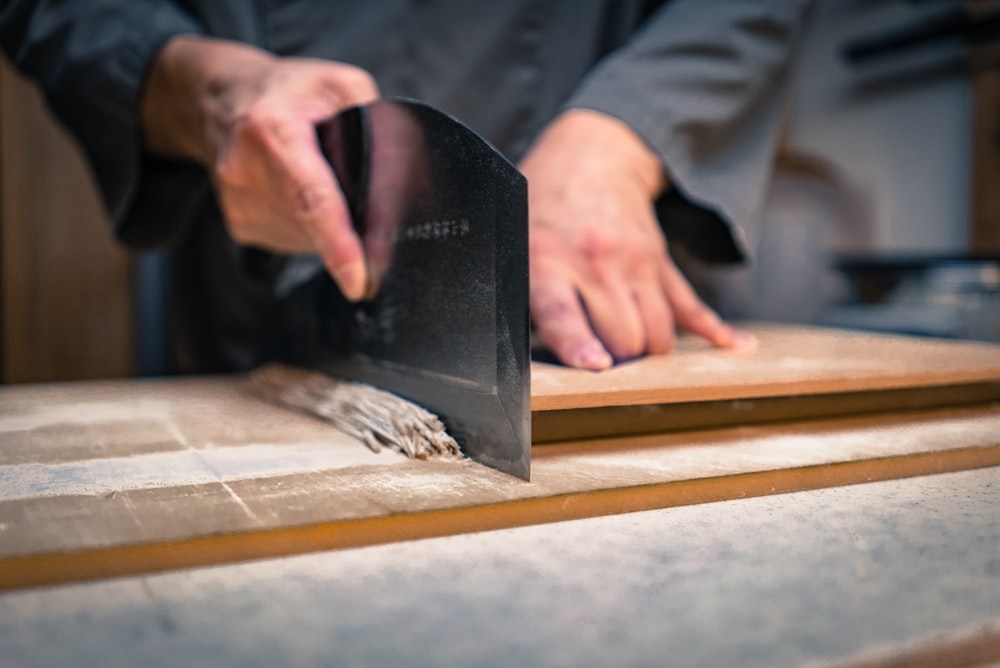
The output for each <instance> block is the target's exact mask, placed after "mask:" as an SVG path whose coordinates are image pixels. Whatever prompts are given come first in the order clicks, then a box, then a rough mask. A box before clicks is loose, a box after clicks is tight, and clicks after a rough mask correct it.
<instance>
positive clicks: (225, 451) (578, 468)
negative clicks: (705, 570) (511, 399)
mask: <svg viewBox="0 0 1000 668" xmlns="http://www.w3.org/2000/svg"><path fill="white" fill-rule="evenodd" d="M771 332H773V336H774V337H775V338H774V339H773V340H772V339H771V338H768V337H771V336H772V333H771ZM789 332H791V330H781V329H774V330H765V329H758V336H759V337H760V339H761V347H760V350H759V351H758V352H756V353H752V354H749V355H742V356H740V357H736V356H727V355H724V354H719V355H718V359H731V360H732V361H733V362H734V365H733V368H732V370H731V373H730V374H725V373H722V372H721V371H720V372H717V373H715V375H714V376H713V375H712V374H711V373H699V374H698V376H697V380H692V386H693V387H697V388H699V389H697V392H701V393H705V392H707V390H706V389H705V388H706V387H707V386H708V385H709V384H710V382H715V383H716V387H717V390H716V391H717V392H718V393H720V394H721V393H723V392H726V393H729V394H728V395H726V396H730V397H732V396H733V395H734V393H735V392H737V390H738V389H739V388H740V387H743V388H744V389H747V388H749V389H747V392H748V393H747V394H745V395H744V396H746V397H752V396H753V395H752V394H751V393H749V392H750V391H751V390H753V389H754V388H755V387H757V386H755V385H754V384H753V383H752V382H749V381H747V382H745V383H742V384H741V383H738V382H736V379H743V380H746V379H747V378H749V377H750V376H752V374H749V373H748V372H747V371H746V369H747V368H748V367H750V366H754V365H756V366H758V367H760V368H761V369H762V371H761V373H763V372H764V371H763V369H765V368H767V367H768V364H764V363H762V362H761V361H760V360H761V359H763V358H766V357H767V356H768V355H771V356H772V357H771V362H770V363H769V364H770V365H771V366H774V356H775V355H776V354H777V353H775V352H773V351H771V352H769V346H770V345H771V344H772V343H773V342H774V341H784V340H786V339H785V338H782V337H784V336H785V334H787V333H789ZM791 333H794V332H791ZM825 336H828V335H827V334H826V333H823V332H818V331H811V330H810V331H806V332H805V334H804V335H803V337H801V338H800V339H799V340H800V341H801V340H804V339H805V340H809V341H813V342H816V341H822V340H823V338H824V337H825ZM829 336H831V337H833V341H835V342H840V344H841V347H840V348H836V351H837V354H838V355H839V360H838V361H840V360H843V361H844V364H843V365H840V366H838V365H837V364H826V365H822V364H820V363H819V362H817V363H816V364H814V365H813V368H814V372H815V373H814V374H813V377H812V380H808V381H807V380H803V378H805V377H806V376H805V375H804V373H803V371H802V369H801V366H802V365H791V368H792V371H791V372H790V373H788V374H787V375H786V376H785V381H784V382H785V383H786V385H788V386H789V387H802V386H805V385H806V384H807V383H811V385H809V387H812V388H819V389H822V388H823V385H822V383H821V382H820V381H819V380H817V377H819V376H821V375H822V374H826V377H827V379H828V382H829V383H830V384H831V385H835V384H837V383H845V382H847V381H845V380H844V378H845V376H846V375H847V373H848V372H842V369H849V373H850V374H854V375H853V377H854V378H855V382H857V383H859V384H862V383H863V382H866V381H865V379H866V378H867V379H869V380H868V381H867V382H869V383H878V382H879V381H878V373H879V371H880V369H881V370H883V371H884V370H885V369H887V368H890V367H891V368H893V369H897V370H898V373H897V376H896V377H897V382H900V383H904V384H905V383H906V382H907V376H906V373H905V372H906V371H907V370H909V371H910V372H912V373H913V374H914V375H916V376H918V377H920V378H923V379H924V381H925V382H936V383H948V382H951V383H954V384H956V386H960V385H961V384H962V383H963V382H968V383H984V382H986V383H989V382H990V381H989V379H991V378H992V379H994V384H993V385H991V386H990V387H993V386H995V379H996V377H997V375H996V369H998V368H1000V364H998V363H997V361H998V348H997V347H996V346H980V345H972V344H954V345H950V344H941V343H933V342H914V341H908V340H900V339H884V338H881V337H876V338H877V339H878V341H879V342H880V343H884V344H885V350H888V349H890V348H891V349H892V352H893V354H894V355H895V357H890V356H889V355H888V353H887V354H886V355H884V356H879V357H878V359H876V360H875V361H872V362H870V363H869V365H868V367H864V365H863V364H862V363H861V362H859V361H857V360H858V359H860V357H861V353H860V352H856V353H855V356H854V357H853V358H852V356H851V354H850V353H851V351H850V349H849V348H850V346H849V345H848V343H846V342H845V341H848V340H853V341H856V342H857V341H860V342H864V343H866V344H867V342H868V337H864V336H861V335H856V336H857V337H858V338H855V336H848V335H841V334H829ZM843 337H846V339H845V338H843ZM689 351H691V352H689ZM814 351H815V349H814ZM917 353H919V354H917ZM796 354H799V353H796ZM800 356H801V355H800ZM708 357H709V355H708V354H707V351H704V350H701V349H699V348H697V347H694V348H691V349H685V350H682V351H679V352H678V354H677V356H676V357H675V358H674V362H675V366H677V367H684V368H687V370H688V373H691V374H695V373H696V371H695V370H697V369H702V368H704V365H705V362H704V360H705V359H707V358H708ZM689 358H691V359H694V360H698V359H701V360H702V361H701V362H698V363H695V362H693V361H691V359H689ZM852 359H853V360H855V361H853V362H852ZM669 362H670V361H669V359H665V360H647V361H645V362H642V363H636V364H634V365H631V366H629V367H628V368H623V369H619V370H616V371H613V372H610V373H609V374H606V375H607V376H608V377H614V376H616V375H617V376H624V375H627V374H636V375H638V376H642V377H645V376H644V375H643V374H641V373H640V372H641V370H642V367H643V366H644V365H645V366H648V367H650V368H661V365H664V364H669ZM737 362H739V363H742V364H744V366H743V368H742V370H741V369H740V368H739V366H738V364H737ZM647 363H648V364H647ZM893 365H894V366H893ZM817 369H818V370H819V371H816V370H817ZM859 369H860V371H859ZM553 373H559V374H562V373H563V370H553ZM568 373H570V374H572V373H573V372H568ZM864 373H868V374H869V375H868V376H865V375H864ZM991 374H992V375H991ZM601 375H602V374H588V375H587V376H586V379H587V383H589V385H588V384H581V386H580V388H581V390H580V396H582V397H585V398H586V400H587V401H591V398H592V394H593V391H594V390H593V388H595V387H598V385H597V383H596V379H599V378H600V377H601ZM536 378H544V372H543V373H542V374H540V375H538V376H536ZM771 378H775V376H774V374H773V373H772V375H771ZM713 379H714V380H713ZM646 382H647V386H646V389H644V390H643V392H645V393H646V394H644V395H643V396H648V397H651V400H653V401H669V400H670V397H676V398H678V399H679V400H680V399H683V398H684V397H683V392H681V391H680V388H681V387H682V385H681V379H679V378H678V377H677V376H673V375H672V376H670V378H669V380H668V381H665V383H664V384H665V385H670V386H671V388H668V390H664V394H655V392H654V391H653V390H650V389H649V388H650V387H652V385H653V383H652V381H649V380H648V378H647V380H646ZM773 382H774V383H776V384H778V383H780V382H782V381H781V380H780V379H778V380H774V381H773ZM610 387H611V389H608V390H604V392H605V394H606V395H608V396H610V397H613V396H618V395H620V394H621V393H623V392H624V393H626V396H629V395H627V392H629V391H632V390H628V389H625V390H622V389H619V388H620V385H617V384H616V385H611V386H610ZM539 391H540V392H541V391H542V388H541V387H540V388H539ZM598 391H602V390H598ZM783 391H789V390H788V389H787V388H786V389H785V390H783ZM632 392H633V394H632V395H631V396H635V395H636V392H634V391H632ZM668 394H669V396H667V395H668ZM558 396H560V397H562V399H561V400H562V401H566V396H567V393H566V392H565V391H562V392H561V394H559V395H558ZM542 405H545V404H544V403H542ZM563 405H571V404H565V403H564V404H563ZM679 405H682V406H688V405H690V402H684V401H680V404H679ZM533 460H534V465H533V472H532V481H531V482H530V483H525V482H523V481H520V480H516V479H513V478H511V477H509V476H505V475H503V474H501V473H498V472H496V471H492V470H490V469H487V468H485V467H482V466H479V465H476V464H473V463H471V462H469V461H466V460H440V461H411V460H407V459H404V458H402V457H399V456H396V455H393V454H390V453H383V454H380V455H376V454H374V453H371V452H370V451H368V450H367V449H366V448H365V447H364V446H363V445H362V444H360V443H359V442H357V441H355V440H354V439H352V438H350V437H348V436H346V435H344V434H341V433H340V432H337V431H336V430H333V429H332V428H330V427H329V426H328V425H326V424H325V423H322V422H320V421H319V420H316V419H313V418H311V417H308V416H305V415H299V414H297V413H293V412H290V411H287V410H285V409H283V408H280V407H276V406H271V405H268V404H265V403H263V402H261V401H260V400H259V399H257V398H256V397H254V396H252V395H251V394H250V393H249V392H248V391H247V388H246V384H245V381H244V379H242V378H240V377H218V378H181V379H164V380H146V381H100V382H90V383H72V384H69V383H67V384H52V385H35V386H21V387H14V388H0V590H2V589H5V588H17V587H26V586H32V585H39V584H47V583H56V582H66V581H73V580H81V579H92V578H100V577H107V576H111V575H124V574H129V573H141V572H151V571H157V570H168V569H173V568H181V567H190V566H196V565H204V564H212V563H226V562H230V561H238V560H245V559H252V558H263V557H269V556H278V555H285V554H295V553H302V552H308V551H315V550H322V549H332V548H338V547H351V546H357V545H367V544H375V543H384V542H391V541H396V540H406V539H413V538H420V537H427V536H434V535H447V534H455V533H466V532H470V531H482V530H486V529H492V528H501V527H509V526H520V525H526V524H537V523H543V522H551V521H559V520H565V519H574V518H580V517H588V516H593V515H602V514H614V513H621V512H630V511H635V510H644V509H652V508H663V507H670V506H676V505H687V504H692V503H702V502H707V501H715V500H726V499H735V498H742V497H747V496H759V495H762V494H772V493H780V492H787V491H794V490H802V489H814V488H818V487H829V486H836V485H844V484H853V483H858V482H865V481H870V480H878V479H890V478H900V477H907V476H914V475H923V474H928V473H935V472H943V471H954V470H964V469H971V468H980V467H984V466H1000V410H998V404H997V403H989V402H986V403H984V402H982V401H980V402H970V405H968V406H965V407H961V408H951V409H946V410H945V409H937V410H923V411H917V412H915V411H909V412H902V413H884V414H876V415H865V416H842V417H836V418H826V419H812V420H798V421H794V422H787V421H786V422H779V423H775V424H769V425H742V426H733V427H728V428H715V429H707V428H702V429H699V430H696V431H679V432H673V433H657V434H649V435H644V436H629V437H617V438H600V439H579V440H574V441H566V442H561V443H554V444H549V445H545V446H544V447H538V448H535V450H534V452H533Z"/></svg>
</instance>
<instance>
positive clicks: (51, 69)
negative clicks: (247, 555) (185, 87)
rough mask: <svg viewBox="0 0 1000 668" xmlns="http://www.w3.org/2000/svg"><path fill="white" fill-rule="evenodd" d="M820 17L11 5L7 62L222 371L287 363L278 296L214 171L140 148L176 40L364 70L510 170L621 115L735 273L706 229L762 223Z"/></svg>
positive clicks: (387, 6)
mask: <svg viewBox="0 0 1000 668" xmlns="http://www.w3.org/2000/svg"><path fill="white" fill-rule="evenodd" d="M810 4H811V2H809V0H674V1H673V2H666V3H660V2H648V1H646V2H644V1H642V0H606V1H602V0H504V1H503V2H486V1H475V0H473V1H470V0H378V1H373V0H369V1H366V2H362V1H348V0H341V1H335V0H327V1H321V0H271V1H269V2H262V1H261V0H173V1H171V0H61V1H58V0H49V1H37V0H6V2H4V3H3V5H2V9H0V44H2V46H3V48H4V50H5V51H6V52H7V54H8V55H9V56H10V57H11V59H12V60H13V61H14V63H15V64H16V65H17V66H18V67H19V68H20V69H21V70H22V71H24V72H25V73H27V74H28V75H29V76H31V77H33V78H34V79H36V80H37V81H38V82H39V83H40V84H41V86H42V88H43V89H44V91H45V93H46V96H47V98H48V100H49V102H50V104H51V106H52V108H53V109H54V111H55V112H56V114H57V115H58V117H59V118H60V119H61V120H62V121H63V122H64V123H65V124H66V125H67V126H68V127H69V128H70V130H71V131H72V132H73V134H74V135H75V136H76V137H77V139H78V140H79V141H80V143H81V144H82V146H83V149H84V150H85V152H86V154H87V156H88V157H89V159H90V162H91V165H92V166H93V170H94V173H95V175H96V177H97V181H98V183H99V185H100V188H101V192H102V194H103V197H104V202H105V204H106V206H107V208H108V211H109V213H110V215H111V218H112V220H113V221H114V225H115V232H116V234H117V235H118V237H119V238H121V239H122V240H123V241H125V242H126V243H128V244H130V245H132V246H134V247H139V248H144V247H154V246H164V245H168V246H170V247H172V248H173V249H174V254H175V257H176V264H177V266H176V267H175V272H174V274H175V279H176V281H177V288H178V291H179V292H178V294H179V295H182V296H183V298H182V299H180V300H179V301H177V302H176V306H177V309H178V312H177V313H176V314H175V315H176V316H178V317H180V319H181V321H182V322H183V323H184V328H185V337H184V338H185V339H186V340H188V341H189V342H192V343H193V346H194V347H190V346H188V347H186V351H187V355H188V357H189V358H190V361H191V365H192V366H194V367H195V368H199V369H202V370H213V369H230V368H243V367H247V366H249V365H252V364H254V363H257V362H258V361H260V360H261V359H263V358H266V357H270V356H273V355H275V354H280V348H281V347H282V346H283V345H285V343H283V341H282V334H281V332H280V331H276V329H275V328H276V325H275V324H274V323H275V322H281V320H282V317H283V313H284V309H286V308H287V305H284V304H282V300H281V299H279V298H278V297H277V296H276V295H275V290H274V286H275V278H276V275H275V272H274V271H272V270H271V269H269V267H273V266H276V265H274V263H272V262H269V261H265V262H259V260H260V258H257V260H258V261H255V262H253V263H250V264H251V265H253V266H249V265H248V263H247V254H246V253H245V252H243V250H242V249H239V248H237V247H236V246H235V245H234V244H233V243H232V242H231V241H230V240H229V239H228V237H227V236H226V233H225V230H224V227H223V226H222V224H221V218H220V215H219V212H218V209H217V206H216V204H215V202H214V199H213V197H212V193H211V188H210V184H209V180H208V178H207V175H206V174H205V172H204V171H203V170H202V169H201V168H199V167H198V166H196V165H193V164H189V163H184V162H180V161H172V160H165V159H162V158H158V157H155V156H151V155H149V154H147V153H144V151H143V149H142V145H141V142H140V135H139V130H138V101H139V98H140V95H141V92H142V85H143V81H144V77H145V73H146V71H147V68H148V66H149V63H150V62H151V59H152V58H153V57H154V56H155V54H156V52H157V50H158V49H159V48H160V47H161V46H162V45H163V43H164V42H165V41H166V40H167V39H169V38H170V37H171V36H173V35H176V34H179V33H202V34H208V35H213V36H217V37H222V38H228V39H234V40H239V41H242V42H247V43H251V44H254V45H257V46H260V47H262V48H265V49H268V50H270V51H272V52H274V53H277V54H280V55H296V56H312V57H319V58H328V59H333V60H340V61H345V62H349V63H353V64H356V65H358V66H361V67H363V68H365V69H367V70H368V71H370V72H372V73H373V74H374V75H375V77H376V79H377V81H378V84H379V87H380V90H381V91H382V93H383V94H386V95H403V96H407V97H414V98H418V99H423V100H425V101H427V102H430V103H431V104H434V105H435V106H438V107H440V108H442V109H444V110H446V111H448V112H450V113H452V114H453V115H455V116H457V117H458V118H460V119H462V120H463V121H465V122H466V123H467V124H469V125H470V126H471V127H472V128H473V129H475V130H477V131H479V132H480V134H482V135H483V136H484V137H486V138H487V139H489V140H490V141H491V142H492V143H493V144H494V145H496V146H497V147H498V148H499V149H500V150H501V151H504V152H505V153H506V154H507V155H508V157H510V158H511V159H512V160H515V161H516V160H517V159H518V158H519V157H520V156H521V154H522V153H523V152H524V150H525V149H526V148H527V146H528V145H529V143H530V141H531V139H532V138H533V136H534V135H535V134H536V133H537V132H539V131H540V129H541V128H542V127H543V126H544V125H545V123H546V122H548V121H549V120H550V119H551V118H552V117H553V116H554V115H555V114H556V113H558V111H559V110H560V109H562V108H564V107H586V108H591V109H595V110H598V111H602V112H604V113H607V114H610V115H612V116H615V117H617V118H619V119H621V120H623V121H624V122H625V123H627V124H628V125H630V126H631V127H632V128H633V129H635V130H636V132H637V133H638V134H639V135H640V136H641V137H642V138H643V139H644V140H645V141H646V142H647V143H648V144H649V145H650V146H651V147H652V148H653V149H654V150H655V151H656V153H657V154H658V155H659V156H660V158H661V160H662V162H663V164H664V167H665V168H666V170H667V173H668V175H669V177H670V181H671V183H672V184H673V185H674V187H675V189H676V193H677V194H680V195H682V196H683V198H684V199H685V200H687V201H689V202H693V203H695V204H697V205H699V206H700V207H701V208H702V209H703V210H704V211H706V212H708V215H707V216H702V217H700V218H699V217H698V216H695V217H694V218H692V220H694V221H696V222H695V223H694V224H695V225H699V226H703V227H704V228H705V229H703V230H699V229H695V230H694V232H692V230H691V229H688V228H690V227H691V226H690V225H687V226H686V227H685V225H684V224H681V223H678V224H676V225H675V226H674V229H673V231H674V232H676V233H677V235H678V236H680V237H681V240H682V241H685V240H686V241H687V242H688V243H689V244H690V245H693V246H695V247H696V250H699V248H698V246H699V245H700V246H701V248H700V250H701V251H702V253H703V254H713V253H712V251H713V249H714V250H715V252H714V254H715V255H716V256H717V258H718V259H735V258H737V257H738V256H739V255H740V250H741V246H742V244H741V242H740V240H739V239H738V238H737V239H736V241H735V243H734V242H733V240H732V238H731V236H730V235H729V234H726V233H725V232H724V231H723V232H722V233H720V232H719V230H718V229H716V230H714V231H712V230H709V229H707V228H708V227H710V226H711V225H712V223H713V221H714V220H716V216H715V214H718V216H719V217H721V219H722V220H724V221H726V222H727V223H730V224H732V223H738V224H741V225H751V224H752V222H753V220H754V217H755V214H756V212H757V210H758V208H759V206H760V204H761V201H762V198H763V193H764V189H765V187H766V184H767V180H768V176H769V166H770V162H771V158H772V155H773V151H774V145H775V141H776V136H777V127H778V125H779V121H780V117H781V112H782V109H783V106H784V100H785V86H784V84H785V82H786V80H787V75H788V70H789V65H790V62H791V56H792V54H793V52H794V47H795V44H796V42H797V38H798V36H799V35H800V34H801V28H802V25H803V23H804V21H805V19H806V15H807V14H808V12H809V5H810ZM680 219H681V218H680V217H679V218H678V220H680ZM664 222H665V224H666V227H667V229H668V231H670V229H671V223H670V221H669V220H665V221H664ZM723 229H724V228H723ZM730 229H731V230H732V231H733V233H734V234H735V235H736V236H737V237H738V236H739V233H738V232H736V230H737V229H738V228H736V227H731V228H730ZM751 229H752V225H751ZM701 232H704V234H701ZM685 237H687V238H686V239H685ZM699 237H701V238H702V239H703V241H702V242H701V243H700V244H699V240H698V239H699ZM704 239H709V240H711V243H704ZM264 259H265V260H267V258H264ZM279 328H280V327H279Z"/></svg>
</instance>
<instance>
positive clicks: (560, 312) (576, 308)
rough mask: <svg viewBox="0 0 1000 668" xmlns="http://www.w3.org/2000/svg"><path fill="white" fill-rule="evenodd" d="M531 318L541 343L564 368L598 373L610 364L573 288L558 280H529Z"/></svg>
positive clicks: (539, 277)
mask: <svg viewBox="0 0 1000 668" xmlns="http://www.w3.org/2000/svg"><path fill="white" fill-rule="evenodd" d="M531 314H532V317H533V318H534V321H535V326H536V327H537V328H538V333H539V334H540V335H541V337H542V340H544V341H545V343H546V344H548V346H549V347H550V348H551V349H552V352H553V353H555V355H556V357H557V358H559V360H560V361H561V362H562V363H563V364H566V365H568V366H572V367H577V368H580V369H592V370H594V371H599V370H601V369H607V368H608V367H610V366H611V364H612V362H613V360H612V358H611V355H610V354H609V353H608V351H607V350H606V349H605V348H604V346H602V345H601V342H600V341H599V340H598V339H597V337H596V336H594V333H593V331H592V330H591V329H590V326H589V325H588V324H587V316H586V314H585V313H584V311H583V307H582V306H581V305H580V299H579V297H578V296H577V294H576V290H574V289H573V286H572V285H571V284H570V283H569V282H568V281H566V280H565V279H563V278H562V277H559V276H553V277H551V278H547V277H545V276H544V275H543V276H538V275H537V274H536V276H535V277H533V278H532V282H531Z"/></svg>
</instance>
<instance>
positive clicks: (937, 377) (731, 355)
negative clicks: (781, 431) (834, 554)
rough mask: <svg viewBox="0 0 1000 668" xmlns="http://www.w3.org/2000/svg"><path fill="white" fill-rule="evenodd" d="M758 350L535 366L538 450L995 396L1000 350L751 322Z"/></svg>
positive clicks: (700, 349)
mask: <svg viewBox="0 0 1000 668" xmlns="http://www.w3.org/2000/svg"><path fill="white" fill-rule="evenodd" d="M746 329H748V331H750V332H752V333H753V334H754V335H755V336H756V337H757V340H758V346H757V348H756V349H755V350H752V351H722V350H718V349H715V348H712V347H711V346H710V345H709V344H708V343H706V342H704V341H701V340H699V339H695V338H693V337H682V338H681V339H680V342H679V345H678V349H677V350H676V351H675V352H674V353H673V354H672V355H667V356H658V357H651V358H645V359H641V360H638V361H636V362H632V363H626V364H622V365H620V366H617V367H615V368H613V369H611V370H609V371H605V372H601V373H593V372H589V371H581V370H577V369H569V368H565V367H559V366H554V365H550V364H538V363H536V364H534V365H533V366H532V369H531V373H532V377H531V411H532V441H533V442H534V443H544V442H549V441H559V440H568V439H579V438H593V437H599V436H620V435H625V434H640V433H655V432H662V431H669V430H676V429H693V428H706V427H719V426H724V425H737V424H753V423H763V422H774V421H781V420H789V419H802V418H816V417H825V416H832V415H856V414H860V413H868V412H877V411H889V410H913V409H923V408H932V407H942V406H954V405H964V404H970V403H981V402H987V401H994V400H998V399H1000V346H998V345H994V344H985V343H974V342H957V341H942V340H934V339H917V338H912V337H901V336H891V335H880V334H870V333H860V332H851V331H841V330H833V329H822V328H810V327H801V326H796V327H791V326H782V325H763V324H751V325H749V326H747V327H746Z"/></svg>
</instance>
